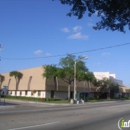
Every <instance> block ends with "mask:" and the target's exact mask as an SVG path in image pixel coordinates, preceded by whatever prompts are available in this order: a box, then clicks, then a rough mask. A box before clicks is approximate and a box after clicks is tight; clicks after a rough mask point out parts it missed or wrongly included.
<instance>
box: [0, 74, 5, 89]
mask: <svg viewBox="0 0 130 130" xmlns="http://www.w3.org/2000/svg"><path fill="white" fill-rule="evenodd" d="M4 80H5V76H3V75H1V74H0V90H1V86H2V83H3V82H4Z"/></svg>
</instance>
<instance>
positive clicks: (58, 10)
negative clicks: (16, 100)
mask: <svg viewBox="0 0 130 130" xmlns="http://www.w3.org/2000/svg"><path fill="white" fill-rule="evenodd" d="M70 9H71V7H70V6H69V5H62V4H61V3H60V2H59V1H58V0H55V1H52V0H0V44H1V46H2V47H3V48H2V49H0V57H1V61H0V73H1V74H2V73H5V72H10V71H13V70H17V71H18V70H23V69H27V68H33V67H38V66H43V65H48V64H56V65H58V64H59V61H60V59H61V58H63V57H65V56H66V55H67V54H72V53H75V54H76V56H79V55H80V56H87V57H88V59H87V60H86V61H85V64H86V66H87V67H88V69H89V70H90V71H92V72H108V71H109V72H110V73H112V74H113V73H114V74H116V78H117V79H120V80H123V83H124V85H126V86H130V66H129V65H130V58H129V52H130V44H127V45H124V46H118V47H112V48H107V47H110V46H116V45H118V44H120V45H121V44H125V43H130V30H128V29H127V27H126V33H122V32H118V31H114V32H113V31H111V30H109V31H106V30H100V31H95V30H93V28H92V26H93V25H95V23H96V22H97V21H98V20H99V18H98V17H97V15H96V13H95V14H94V15H93V16H92V17H87V14H85V15H84V17H83V18H82V19H80V20H79V19H77V17H75V16H72V17H69V16H66V14H67V13H68V12H69V10H70ZM100 48H106V49H101V50H100ZM95 49H99V50H95ZM91 50H95V51H91ZM79 52H80V53H79Z"/></svg>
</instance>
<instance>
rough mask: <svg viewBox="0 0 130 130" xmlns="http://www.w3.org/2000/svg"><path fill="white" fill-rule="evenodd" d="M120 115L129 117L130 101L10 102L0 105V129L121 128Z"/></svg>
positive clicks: (72, 129)
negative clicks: (67, 103) (66, 103)
mask: <svg viewBox="0 0 130 130" xmlns="http://www.w3.org/2000/svg"><path fill="white" fill-rule="evenodd" d="M121 118H124V119H125V121H128V120H130V101H109V102H100V103H85V104H83V105H81V104H79V105H78V104H77V105H76V104H73V105H47V104H43V105H42V104H36V103H24V102H10V103H7V104H6V105H5V106H0V130H119V128H118V126H117V123H118V121H119V119H121ZM125 129H130V128H125Z"/></svg>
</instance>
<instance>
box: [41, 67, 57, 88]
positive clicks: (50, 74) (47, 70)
mask: <svg viewBox="0 0 130 130" xmlns="http://www.w3.org/2000/svg"><path fill="white" fill-rule="evenodd" d="M43 69H44V73H43V77H46V78H47V79H50V78H53V79H54V84H55V90H57V81H56V78H57V69H58V68H57V67H56V65H47V66H43Z"/></svg>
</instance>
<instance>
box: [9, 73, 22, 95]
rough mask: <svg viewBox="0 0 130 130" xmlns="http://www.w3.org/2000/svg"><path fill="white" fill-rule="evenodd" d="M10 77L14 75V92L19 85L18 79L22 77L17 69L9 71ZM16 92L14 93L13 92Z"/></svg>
mask: <svg viewBox="0 0 130 130" xmlns="http://www.w3.org/2000/svg"><path fill="white" fill-rule="evenodd" d="M9 75H10V77H13V76H14V77H15V80H16V92H17V90H18V86H19V83H20V79H21V78H22V77H23V74H22V73H21V72H18V71H12V72H10V74H9ZM15 94H16V93H15Z"/></svg>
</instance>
